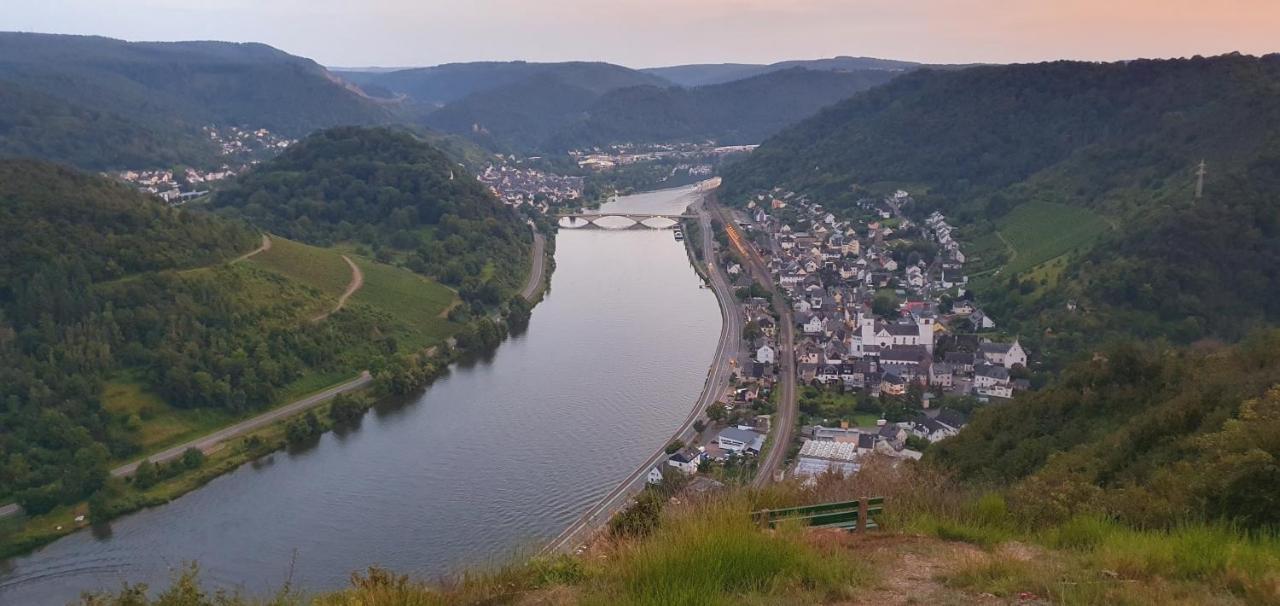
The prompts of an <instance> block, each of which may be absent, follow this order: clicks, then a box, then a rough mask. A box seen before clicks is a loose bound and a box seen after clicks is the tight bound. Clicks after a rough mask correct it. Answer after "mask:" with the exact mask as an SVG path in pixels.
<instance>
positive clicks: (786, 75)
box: [551, 67, 898, 149]
mask: <svg viewBox="0 0 1280 606" xmlns="http://www.w3.org/2000/svg"><path fill="white" fill-rule="evenodd" d="M896 76H898V72H894V71H888V70H862V71H856V72H834V71H813V70H808V69H803V68H799V67H795V68H790V69H786V70H780V71H773V72H770V73H767V74H764V75H760V76H755V77H751V78H746V79H743V80H737V81H733V82H729V83H726V84H717V85H711V86H701V87H697V88H660V87H652V86H647V87H631V88H624V89H619V90H615V91H613V92H610V93H607V94H605V95H604V96H603V97H601V98H600V99H599V100H597V101H596V102H595V103H593V104H592V105H591V106H590V107H589V108H587V109H586V111H585V114H584V115H583V116H581V117H580V118H578V119H577V120H575V121H574V123H573V124H571V125H569V126H567V127H565V128H564V129H563V130H562V132H560V133H557V134H556V136H555V138H554V139H553V141H552V143H551V147H554V148H557V149H570V148H587V147H593V146H602V145H608V144H610V143H620V142H635V143H650V142H663V141H699V140H706V139H711V140H715V141H717V142H719V143H722V144H725V145H735V144H751V143H759V142H760V141H763V140H764V139H765V138H766V137H768V136H769V135H772V134H774V133H775V132H777V131H779V130H781V129H782V128H783V127H785V126H787V125H790V124H792V123H795V122H797V121H799V120H801V119H803V118H806V117H808V116H810V115H813V114H814V113H815V112H817V111H818V110H819V109H821V108H823V107H825V106H827V105H830V104H832V103H835V102H837V101H840V100H843V99H845V98H847V97H849V96H851V95H853V94H854V93H857V92H859V91H864V90H866V89H868V88H871V87H873V86H878V85H880V84H884V83H885V82H888V81H889V80H891V79H893V78H894V77H896Z"/></svg>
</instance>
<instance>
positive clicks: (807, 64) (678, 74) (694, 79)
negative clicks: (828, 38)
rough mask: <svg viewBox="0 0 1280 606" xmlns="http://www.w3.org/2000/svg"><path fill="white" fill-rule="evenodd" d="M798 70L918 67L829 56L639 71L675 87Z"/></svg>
mask: <svg viewBox="0 0 1280 606" xmlns="http://www.w3.org/2000/svg"><path fill="white" fill-rule="evenodd" d="M795 67H802V68H804V69H809V70H814V71H834V72H855V71H868V70H882V71H893V72H903V71H909V70H912V69H916V68H918V67H920V64H919V63H913V62H910V61H895V60H892V59H873V58H870V57H830V58H826V59H798V60H792V61H779V62H777V63H771V64H768V65H765V64H759V63H702V64H694V65H672V66H668V67H650V68H646V69H642V70H640V71H642V72H644V73H646V74H653V75H655V76H659V77H661V78H665V79H667V80H670V81H671V82H673V83H675V84H677V85H679V86H687V87H692V86H706V85H708V84H723V83H725V82H732V81H734V80H742V79H744V78H752V77H755V76H760V75H763V74H767V73H770V72H775V71H781V70H784V69H791V68H795Z"/></svg>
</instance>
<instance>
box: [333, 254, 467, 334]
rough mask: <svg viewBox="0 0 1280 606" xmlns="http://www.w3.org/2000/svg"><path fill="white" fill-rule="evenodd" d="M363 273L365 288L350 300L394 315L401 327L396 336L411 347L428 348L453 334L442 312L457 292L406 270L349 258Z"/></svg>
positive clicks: (357, 258)
mask: <svg viewBox="0 0 1280 606" xmlns="http://www.w3.org/2000/svg"><path fill="white" fill-rule="evenodd" d="M352 260H353V261H355V263H356V264H357V265H359V266H360V270H361V271H363V272H364V288H361V289H360V290H359V291H358V292H357V293H356V294H355V296H353V297H352V301H353V302H354V303H356V304H359V305H368V306H370V307H372V308H374V309H376V310H379V311H382V312H385V313H387V314H389V315H390V316H391V317H392V318H394V320H395V323H396V324H397V325H398V326H399V327H401V332H400V334H398V335H396V336H397V338H399V339H400V340H401V344H402V345H404V346H408V347H411V348H422V347H429V346H431V345H434V344H437V343H440V342H441V341H443V340H444V339H445V338H446V337H448V336H449V335H451V334H453V332H454V331H455V330H456V329H457V325H455V324H454V323H452V322H450V321H449V320H448V319H447V318H446V317H445V315H446V314H447V313H448V310H449V308H450V307H453V305H454V304H455V303H456V302H457V300H458V296H457V293H455V292H453V290H451V289H449V288H448V287H446V286H444V285H442V284H439V283H437V282H433V281H431V280H428V279H427V278H423V277H422V276H419V275H417V274H415V273H413V272H411V271H409V270H407V269H402V268H399V267H392V266H390V265H384V264H381V263H376V262H374V261H370V260H369V259H365V258H363V257H352Z"/></svg>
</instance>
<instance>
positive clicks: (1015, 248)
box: [997, 202, 1107, 275]
mask: <svg viewBox="0 0 1280 606" xmlns="http://www.w3.org/2000/svg"><path fill="white" fill-rule="evenodd" d="M998 229H999V235H998V236H997V237H1002V239H1003V241H1004V242H1005V243H1006V244H1007V246H1008V247H1009V248H1010V249H1011V253H1010V258H1009V259H1008V262H1007V264H1006V265H1005V270H1004V274H1005V275H1008V274H1010V273H1013V274H1021V273H1023V272H1026V271H1028V270H1030V269H1032V268H1034V267H1036V266H1037V265H1040V264H1042V263H1045V262H1047V261H1050V260H1053V259H1056V258H1057V257H1061V256H1062V255H1065V254H1067V253H1070V252H1072V251H1074V250H1077V249H1080V248H1083V247H1086V246H1088V245H1089V244H1091V243H1093V241H1094V240H1096V239H1097V238H1098V236H1100V235H1102V233H1103V232H1104V231H1106V229H1107V223H1106V221H1105V220H1103V219H1102V217H1099V216H1098V215H1096V214H1094V213H1093V212H1091V211H1089V210H1087V209H1084V208H1079V207H1075V206H1066V205H1063V204H1052V203H1049V202H1028V203H1026V204H1023V205H1021V206H1018V207H1017V208H1015V209H1013V211H1012V212H1010V213H1009V214H1008V215H1005V216H1004V218H1002V219H1001V220H1000V223H999V226H998Z"/></svg>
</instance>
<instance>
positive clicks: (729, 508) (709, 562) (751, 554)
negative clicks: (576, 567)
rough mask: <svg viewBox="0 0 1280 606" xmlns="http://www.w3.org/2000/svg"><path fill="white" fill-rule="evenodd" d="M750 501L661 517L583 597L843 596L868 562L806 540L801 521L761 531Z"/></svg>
mask: <svg viewBox="0 0 1280 606" xmlns="http://www.w3.org/2000/svg"><path fill="white" fill-rule="evenodd" d="M750 510H751V506H750V501H749V500H748V499H745V498H734V499H729V500H725V501H719V502H714V503H706V504H702V505H700V506H698V507H697V508H696V509H686V511H683V512H676V513H674V514H673V515H669V516H666V517H664V520H663V524H662V525H661V526H660V527H659V529H658V530H657V532H655V533H654V534H653V535H651V536H650V537H648V538H647V539H645V540H643V541H637V542H634V543H630V544H626V545H623V546H621V547H620V549H619V550H618V551H617V552H616V555H615V556H614V557H613V558H610V562H609V563H608V565H607V566H606V568H605V570H604V571H602V578H606V579H609V581H608V582H606V583H604V584H603V585H602V586H600V587H599V588H598V589H597V591H596V592H593V597H592V598H591V599H588V600H586V601H585V602H586V603H605V602H610V603H621V604H635V605H644V604H654V605H657V604H662V605H668V604H669V605H680V604H689V605H695V604H696V605H702V604H711V605H714V604H730V603H736V601H737V600H736V598H737V597H740V596H743V595H765V596H768V595H779V594H786V595H787V596H791V598H792V599H794V598H795V596H798V595H808V596H812V600H813V601H821V600H824V599H829V598H839V597H842V596H847V595H849V593H850V592H851V591H852V590H853V589H854V588H855V587H857V586H859V585H862V584H864V583H866V582H867V580H868V579H869V578H870V574H871V573H870V568H869V567H868V566H867V565H866V564H865V563H862V562H860V561H857V560H854V559H852V558H851V557H849V556H848V555H845V554H844V553H840V552H839V551H837V550H834V549H823V548H822V546H821V545H818V544H814V543H811V542H810V540H809V538H808V535H807V534H806V533H805V531H804V530H803V529H801V528H799V527H785V526H784V527H782V528H780V529H778V530H776V531H772V532H769V531H762V530H760V529H759V528H758V527H756V526H755V525H754V524H753V523H752V522H751V519H750V517H749V516H748V515H747V514H748V512H749V511H750Z"/></svg>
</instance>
